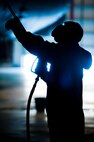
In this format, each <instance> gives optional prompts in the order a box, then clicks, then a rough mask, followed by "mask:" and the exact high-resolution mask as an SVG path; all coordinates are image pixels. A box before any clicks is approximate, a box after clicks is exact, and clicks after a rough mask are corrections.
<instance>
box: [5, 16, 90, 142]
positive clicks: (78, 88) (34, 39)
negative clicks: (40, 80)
mask: <svg viewBox="0 0 94 142" xmlns="http://www.w3.org/2000/svg"><path fill="white" fill-rule="evenodd" d="M6 28H7V29H11V30H12V31H13V32H14V34H15V36H16V37H17V39H18V41H19V42H21V43H22V45H23V46H24V47H25V48H26V49H27V50H28V51H29V52H30V53H32V54H34V55H37V56H39V57H42V58H43V59H44V62H45V60H46V61H49V62H50V63H51V69H50V72H49V73H48V75H47V78H46V79H44V80H45V81H46V83H47V98H46V100H47V101H46V110H47V118H48V127H49V133H50V141H51V142H69V141H71V142H83V140H84V130H85V121H84V113H83V99H82V98H83V97H82V92H83V84H82V79H83V69H89V68H90V66H91V63H92V57H91V54H90V53H89V52H88V51H86V50H85V49H83V48H82V47H80V45H79V42H80V40H81V39H82V37H83V29H82V27H81V26H80V25H79V23H76V22H74V21H66V22H64V24H62V25H58V26H57V27H56V28H55V29H54V30H53V31H52V36H53V37H54V39H55V41H56V43H54V42H52V43H50V42H48V41H44V39H43V38H42V37H41V36H38V35H34V34H32V33H30V32H27V31H26V30H25V29H24V28H23V27H22V25H21V23H20V21H19V20H18V19H17V18H14V19H11V20H9V21H8V22H7V23H6Z"/></svg>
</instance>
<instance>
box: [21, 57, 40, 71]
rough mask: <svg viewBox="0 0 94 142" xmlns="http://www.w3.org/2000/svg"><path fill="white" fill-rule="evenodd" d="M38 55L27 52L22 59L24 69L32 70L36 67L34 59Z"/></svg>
mask: <svg viewBox="0 0 94 142" xmlns="http://www.w3.org/2000/svg"><path fill="white" fill-rule="evenodd" d="M36 58H37V57H36V56H35V55H32V54H26V55H24V57H23V59H22V66H23V67H24V69H26V70H31V69H32V67H33V68H35V66H33V64H34V61H35V59H36Z"/></svg>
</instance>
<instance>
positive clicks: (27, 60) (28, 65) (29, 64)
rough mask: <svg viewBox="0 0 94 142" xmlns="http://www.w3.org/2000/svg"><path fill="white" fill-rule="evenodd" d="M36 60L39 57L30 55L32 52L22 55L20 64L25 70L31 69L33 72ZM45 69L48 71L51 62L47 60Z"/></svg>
mask: <svg viewBox="0 0 94 142" xmlns="http://www.w3.org/2000/svg"><path fill="white" fill-rule="evenodd" d="M38 61H39V59H38V58H37V57H36V56H34V55H32V54H26V55H25V56H24V57H23V61H22V66H23V67H24V68H25V69H26V70H29V71H32V72H35V69H36V66H37V64H38ZM46 67H47V71H48V72H49V71H50V67H51V64H50V63H49V62H47V66H46Z"/></svg>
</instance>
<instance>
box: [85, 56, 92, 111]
mask: <svg viewBox="0 0 94 142" xmlns="http://www.w3.org/2000/svg"><path fill="white" fill-rule="evenodd" d="M83 101H84V103H83V108H84V109H89V110H90V109H94V56H92V65H91V67H90V69H89V70H84V77H83Z"/></svg>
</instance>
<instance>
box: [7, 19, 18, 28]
mask: <svg viewBox="0 0 94 142" xmlns="http://www.w3.org/2000/svg"><path fill="white" fill-rule="evenodd" d="M19 24H20V20H19V18H18V17H14V18H12V19H10V20H8V21H7V22H6V24H5V28H6V29H7V30H10V29H11V30H12V29H14V28H16V26H17V25H19Z"/></svg>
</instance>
